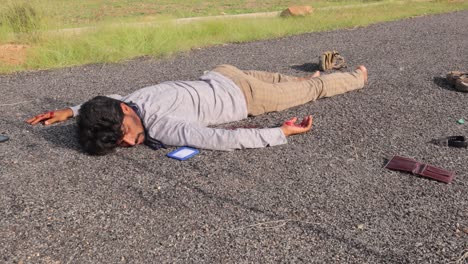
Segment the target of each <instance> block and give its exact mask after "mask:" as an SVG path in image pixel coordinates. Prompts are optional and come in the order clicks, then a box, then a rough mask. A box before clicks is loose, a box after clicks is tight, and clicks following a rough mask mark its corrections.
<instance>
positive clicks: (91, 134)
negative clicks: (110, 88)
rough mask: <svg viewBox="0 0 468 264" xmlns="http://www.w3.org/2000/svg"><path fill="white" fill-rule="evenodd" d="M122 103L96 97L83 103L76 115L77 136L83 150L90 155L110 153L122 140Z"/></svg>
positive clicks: (103, 97)
mask: <svg viewBox="0 0 468 264" xmlns="http://www.w3.org/2000/svg"><path fill="white" fill-rule="evenodd" d="M121 103H122V101H119V100H116V99H112V98H109V97H105V96H96V97H94V98H93V99H91V100H89V101H88V102H86V103H84V104H83V105H82V106H81V108H80V111H79V115H78V135H79V141H80V144H81V146H82V147H83V149H84V150H85V151H86V152H88V153H89V154H92V155H104V154H107V153H110V152H112V151H113V150H114V149H115V148H116V147H117V145H118V144H117V143H118V142H119V141H120V140H121V139H122V138H123V131H122V122H123V118H124V113H123V111H122V107H121V106H120V104H121Z"/></svg>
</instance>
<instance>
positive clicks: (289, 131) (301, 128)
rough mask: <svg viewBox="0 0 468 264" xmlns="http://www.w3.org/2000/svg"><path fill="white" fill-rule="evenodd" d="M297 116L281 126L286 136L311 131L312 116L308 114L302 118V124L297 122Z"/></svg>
mask: <svg viewBox="0 0 468 264" xmlns="http://www.w3.org/2000/svg"><path fill="white" fill-rule="evenodd" d="M296 121H297V117H293V118H291V119H289V120H287V121H286V122H284V124H283V125H282V126H281V127H280V128H281V130H282V131H283V133H284V135H285V136H291V135H295V134H302V133H305V132H307V131H309V130H310V129H311V128H312V116H311V115H309V116H306V117H304V119H302V122H301V123H300V124H296Z"/></svg>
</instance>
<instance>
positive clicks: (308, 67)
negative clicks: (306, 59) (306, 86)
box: [291, 63, 319, 72]
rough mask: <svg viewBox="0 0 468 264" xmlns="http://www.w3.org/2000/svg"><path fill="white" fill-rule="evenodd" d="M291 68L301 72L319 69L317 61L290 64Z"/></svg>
mask: <svg viewBox="0 0 468 264" xmlns="http://www.w3.org/2000/svg"><path fill="white" fill-rule="evenodd" d="M291 68H293V69H295V70H299V71H303V72H314V71H318V70H319V65H318V63H304V64H300V65H292V66H291Z"/></svg>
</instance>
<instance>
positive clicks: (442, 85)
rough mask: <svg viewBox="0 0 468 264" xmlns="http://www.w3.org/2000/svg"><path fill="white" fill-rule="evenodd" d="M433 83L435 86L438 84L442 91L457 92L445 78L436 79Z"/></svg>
mask: <svg viewBox="0 0 468 264" xmlns="http://www.w3.org/2000/svg"><path fill="white" fill-rule="evenodd" d="M433 81H434V83H435V84H437V86H439V87H440V88H442V89H445V90H449V91H454V92H456V90H455V89H454V88H453V87H452V86H450V84H449V83H448V82H447V79H446V78H444V77H434V78H433Z"/></svg>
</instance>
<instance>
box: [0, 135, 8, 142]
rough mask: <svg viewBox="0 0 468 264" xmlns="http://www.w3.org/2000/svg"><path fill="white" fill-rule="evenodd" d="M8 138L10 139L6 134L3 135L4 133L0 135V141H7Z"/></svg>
mask: <svg viewBox="0 0 468 264" xmlns="http://www.w3.org/2000/svg"><path fill="white" fill-rule="evenodd" d="M8 139H10V138H9V137H7V136H4V135H0V142H5V141H7V140H8Z"/></svg>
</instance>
